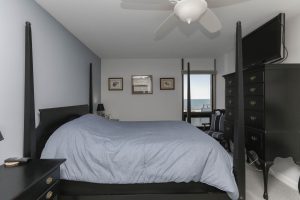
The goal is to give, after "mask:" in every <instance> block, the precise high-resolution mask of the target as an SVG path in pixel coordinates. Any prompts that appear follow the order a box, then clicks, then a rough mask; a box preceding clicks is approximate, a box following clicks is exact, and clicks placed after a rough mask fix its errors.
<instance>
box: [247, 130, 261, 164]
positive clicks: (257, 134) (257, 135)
mask: <svg viewBox="0 0 300 200" xmlns="http://www.w3.org/2000/svg"><path fill="white" fill-rule="evenodd" d="M246 148H247V151H255V152H256V153H257V155H258V156H259V157H260V158H261V159H264V133H263V132H261V131H259V130H256V129H252V128H248V127H247V128H246Z"/></svg>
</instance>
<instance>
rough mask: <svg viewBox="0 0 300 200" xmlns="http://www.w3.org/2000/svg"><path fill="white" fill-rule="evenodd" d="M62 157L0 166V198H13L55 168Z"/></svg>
mask: <svg viewBox="0 0 300 200" xmlns="http://www.w3.org/2000/svg"><path fill="white" fill-rule="evenodd" d="M63 162H65V160H64V159H58V160H56V159H55V160H54V159H53V160H52V159H49V160H35V159H34V160H30V161H29V162H28V163H26V164H24V165H20V166H17V167H11V168H7V167H4V165H2V166H0V196H1V199H13V198H15V197H16V196H17V195H19V194H21V193H22V192H24V191H25V190H26V189H28V188H30V187H31V186H33V185H34V184H36V183H38V182H39V181H40V180H41V179H43V178H44V177H46V176H47V174H49V173H51V172H52V171H54V170H55V169H57V168H58V167H59V166H60V165H61V164H62V163H63Z"/></svg>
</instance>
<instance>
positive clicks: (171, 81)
mask: <svg viewBox="0 0 300 200" xmlns="http://www.w3.org/2000/svg"><path fill="white" fill-rule="evenodd" d="M160 90H175V78H169V77H168V78H160Z"/></svg>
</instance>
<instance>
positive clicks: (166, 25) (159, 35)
mask: <svg viewBox="0 0 300 200" xmlns="http://www.w3.org/2000/svg"><path fill="white" fill-rule="evenodd" d="M178 22H179V20H178V19H177V17H176V16H175V13H174V12H172V13H171V14H170V15H169V16H168V17H167V18H166V19H165V20H164V21H163V22H162V23H161V24H160V25H159V26H158V27H157V29H156V30H155V31H154V33H155V40H161V39H163V38H164V37H165V36H166V35H168V34H169V33H170V32H171V31H172V30H173V29H174V28H175V27H176V26H177V23H178Z"/></svg>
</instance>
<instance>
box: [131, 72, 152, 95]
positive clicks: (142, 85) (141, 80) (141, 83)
mask: <svg viewBox="0 0 300 200" xmlns="http://www.w3.org/2000/svg"><path fill="white" fill-rule="evenodd" d="M131 83H132V94H153V80H152V75H132V76H131Z"/></svg>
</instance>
